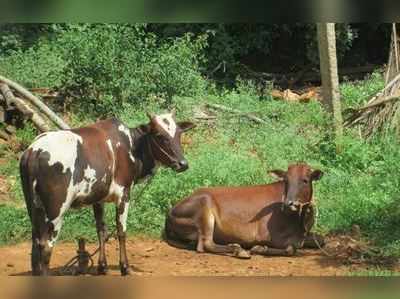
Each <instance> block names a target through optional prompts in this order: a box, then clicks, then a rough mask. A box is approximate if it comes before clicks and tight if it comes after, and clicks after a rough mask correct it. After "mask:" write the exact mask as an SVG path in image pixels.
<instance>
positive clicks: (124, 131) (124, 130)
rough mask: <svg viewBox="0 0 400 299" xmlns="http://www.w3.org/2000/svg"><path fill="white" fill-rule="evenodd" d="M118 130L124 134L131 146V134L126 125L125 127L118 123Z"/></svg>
mask: <svg viewBox="0 0 400 299" xmlns="http://www.w3.org/2000/svg"><path fill="white" fill-rule="evenodd" d="M118 130H120V131H121V132H122V133H124V134H125V136H126V137H127V138H128V140H129V146H130V147H132V136H131V132H130V131H129V129H128V128H127V127H125V126H124V125H123V124H120V125H119V127H118Z"/></svg>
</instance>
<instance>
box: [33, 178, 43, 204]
mask: <svg viewBox="0 0 400 299" xmlns="http://www.w3.org/2000/svg"><path fill="white" fill-rule="evenodd" d="M36 185H37V180H33V182H32V191H33V193H34V195H33V204H34V205H35V207H36V208H42V207H43V205H42V202H41V201H40V199H39V196H38V195H37V193H36Z"/></svg>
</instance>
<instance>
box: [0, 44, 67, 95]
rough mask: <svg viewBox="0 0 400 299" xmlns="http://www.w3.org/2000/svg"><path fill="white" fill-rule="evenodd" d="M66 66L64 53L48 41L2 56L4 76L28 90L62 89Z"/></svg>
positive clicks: (0, 67)
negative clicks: (39, 88)
mask: <svg viewBox="0 0 400 299" xmlns="http://www.w3.org/2000/svg"><path fill="white" fill-rule="evenodd" d="M65 66H66V61H65V60H64V57H63V53H62V52H61V51H60V49H59V48H58V47H57V45H54V44H52V43H50V42H49V41H47V40H43V41H40V42H38V43H37V44H36V45H35V46H33V47H31V48H28V49H27V50H21V49H18V50H15V51H11V52H10V55H8V56H0V70H1V72H2V75H4V76H6V77H9V78H10V79H12V80H15V81H16V82H18V83H20V84H22V85H23V86H26V87H28V88H31V87H47V88H56V89H58V88H61V86H62V82H63V80H64V74H63V71H64V68H65Z"/></svg>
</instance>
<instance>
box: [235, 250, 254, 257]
mask: <svg viewBox="0 0 400 299" xmlns="http://www.w3.org/2000/svg"><path fill="white" fill-rule="evenodd" d="M235 257H237V258H239V259H250V258H251V254H250V253H249V252H248V251H246V250H244V249H241V250H239V251H237V252H235Z"/></svg>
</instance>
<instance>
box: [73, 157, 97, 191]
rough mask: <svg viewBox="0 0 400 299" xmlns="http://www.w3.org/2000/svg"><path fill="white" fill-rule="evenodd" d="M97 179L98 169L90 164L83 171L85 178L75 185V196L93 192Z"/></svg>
mask: <svg viewBox="0 0 400 299" xmlns="http://www.w3.org/2000/svg"><path fill="white" fill-rule="evenodd" d="M96 181H97V177H96V170H94V169H93V168H90V166H89V165H88V167H86V169H85V170H84V172H83V180H82V181H80V182H79V183H77V184H76V185H75V186H74V189H76V190H77V192H76V195H75V196H76V197H78V196H88V195H89V194H90V193H91V192H92V187H93V185H94V183H96Z"/></svg>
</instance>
